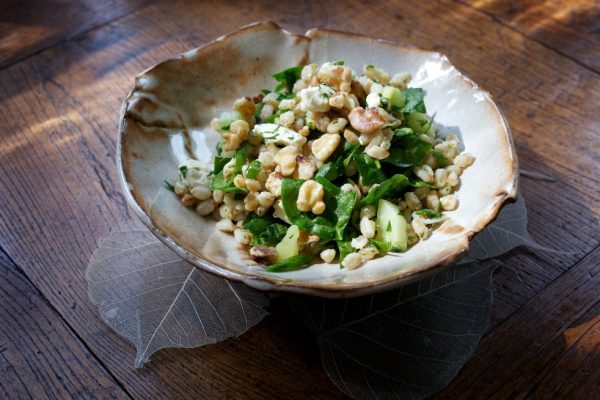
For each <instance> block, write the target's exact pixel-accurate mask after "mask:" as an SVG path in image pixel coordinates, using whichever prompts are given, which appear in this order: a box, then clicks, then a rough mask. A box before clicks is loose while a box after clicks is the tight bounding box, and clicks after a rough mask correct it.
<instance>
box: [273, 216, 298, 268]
mask: <svg viewBox="0 0 600 400" xmlns="http://www.w3.org/2000/svg"><path fill="white" fill-rule="evenodd" d="M299 238H300V229H299V228H298V227H297V226H296V225H292V226H290V227H289V228H288V230H287V232H286V233H285V236H284V237H283V239H281V242H279V243H278V244H277V246H275V250H277V262H280V261H282V260H285V259H286V258H290V257H293V256H295V255H298V239H299Z"/></svg>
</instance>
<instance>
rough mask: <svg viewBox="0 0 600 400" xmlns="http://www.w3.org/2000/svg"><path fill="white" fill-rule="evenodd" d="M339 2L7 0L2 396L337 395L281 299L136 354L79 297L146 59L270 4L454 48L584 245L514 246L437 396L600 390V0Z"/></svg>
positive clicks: (534, 224) (289, 19) (566, 231)
mask: <svg viewBox="0 0 600 400" xmlns="http://www.w3.org/2000/svg"><path fill="white" fill-rule="evenodd" d="M331 3H332V4H324V3H320V2H316V1H315V2H304V1H294V2H291V1H290V2H283V1H278V2H262V1H236V2H222V1H203V2H193V3H192V2H184V1H152V0H148V1H146V0H127V1H117V0H96V1H93V0H87V1H74V0H66V1H58V0H54V1H53V0H37V1H16V0H8V1H7V0H4V1H1V2H0V10H1V11H0V132H1V134H2V136H1V138H2V142H1V147H0V157H1V158H0V161H1V162H0V182H1V183H2V194H1V197H0V200H1V202H0V229H1V232H2V233H1V237H0V246H1V252H0V264H1V266H2V268H1V269H0V398H47V397H48V398H57V399H62V398H71V397H73V398H129V397H132V398H138V399H141V398H143V399H150V398H183V397H196V398H205V399H212V398H219V399H220V398H236V399H265V398H286V399H306V398H316V399H335V398H343V397H344V396H343V395H342V394H341V392H339V391H338V390H337V389H336V388H335V386H333V384H332V383H331V382H330V381H329V379H328V378H327V376H326V374H325V373H324V371H323V369H322V368H321V366H320V363H319V358H318V352H317V349H316V346H315V344H314V343H313V342H312V341H311V337H310V335H309V334H308V333H307V331H306V330H305V329H304V328H303V327H302V326H301V324H300V323H299V322H297V321H295V320H294V319H293V318H288V316H287V315H286V312H287V311H286V309H285V308H284V307H282V306H276V307H274V310H273V313H272V314H271V315H270V316H269V317H267V319H266V320H265V321H263V323H261V324H260V325H258V326H257V327H255V328H253V329H252V330H251V331H249V332H248V333H246V334H245V335H243V336H242V337H240V338H238V339H235V340H228V341H226V342H224V343H220V344H217V345H213V346H208V347H205V348H199V349H193V350H167V351H162V352H160V353H158V354H157V355H155V356H154V357H153V360H152V362H151V363H150V364H149V365H147V366H145V367H144V368H143V369H141V370H135V369H134V368H133V367H132V364H133V359H134V351H133V348H132V346H130V345H129V344H128V343H127V342H125V341H124V340H122V339H121V338H119V337H118V336H117V335H116V334H114V333H113V332H112V331H111V330H110V329H109V328H107V326H105V325H104V324H103V323H102V321H101V320H100V318H99V317H98V312H97V309H96V308H95V307H94V306H93V305H92V304H91V303H90V302H89V301H88V298H87V287H86V283H85V279H84V270H85V266H86V263H87V260H88V258H89V257H90V255H91V253H92V252H93V251H94V249H95V247H96V242H97V240H98V239H99V238H101V237H102V236H103V235H106V234H107V232H108V229H109V228H110V226H111V225H112V224H114V223H116V222H118V221H121V220H123V219H124V218H128V217H131V216H132V213H131V211H129V210H128V208H127V205H126V204H125V201H124V199H123V196H122V195H121V193H120V188H119V186H118V183H117V178H116V174H115V142H116V135H117V131H116V126H117V118H118V111H119V107H120V105H121V101H122V100H123V98H124V97H125V95H126V93H127V92H128V90H129V89H130V88H131V86H132V82H133V77H134V75H135V74H137V73H138V72H140V71H142V70H144V69H145V68H147V67H149V66H151V65H153V64H154V63H156V62H158V61H160V60H163V59H165V58H167V57H170V56H172V55H175V54H178V53H181V52H183V51H186V50H188V49H191V48H194V47H197V46H200V45H202V44H204V43H206V42H208V41H210V40H211V39H214V38H216V37H218V36H220V35H222V34H224V33H226V32H228V31H231V30H234V29H236V28H238V27H239V26H241V25H244V24H247V23H250V22H252V21H256V20H265V19H271V20H273V21H276V22H277V23H279V24H281V25H282V26H284V27H285V28H287V29H288V30H290V31H293V32H298V33H301V32H304V31H305V30H306V29H308V28H311V27H328V28H335V29H340V30H346V31H352V32H359V33H362V34H366V35H370V36H374V37H380V38H384V39H389V40H393V41H397V42H400V43H404V44H410V45H415V46H418V47H422V48H425V49H433V50H437V51H440V52H442V53H445V54H447V55H448V56H449V57H450V59H451V60H452V62H453V63H454V64H455V65H456V66H457V67H458V68H459V69H460V70H462V71H463V72H465V73H466V74H467V75H468V76H470V77H471V78H472V79H474V80H475V81H476V82H478V83H479V84H480V85H482V86H483V87H484V88H486V89H487V90H488V91H490V92H491V93H492V95H493V96H494V97H495V99H496V101H497V102H498V103H499V105H500V106H501V107H502V109H503V111H504V113H505V114H506V117H507V119H508V121H509V122H510V125H511V127H512V130H513V135H514V139H515V142H516V146H517V150H518V153H519V159H520V162H521V166H522V167H523V168H526V169H530V170H536V171H539V172H542V173H544V174H546V175H550V176H553V177H554V178H556V182H542V181H536V180H529V179H525V178H524V179H523V191H522V195H523V196H524V197H525V199H526V201H527V204H528V208H529V219H530V231H531V233H532V235H533V237H534V238H535V239H536V240H538V241H539V242H540V243H542V244H545V245H548V246H552V247H558V248H560V249H565V250H568V251H571V252H572V254H551V253H541V252H536V251H531V250H528V249H519V250H516V251H512V252H511V253H509V254H508V255H506V256H504V257H502V261H503V262H504V264H505V265H504V266H503V267H501V268H500V269H499V270H498V271H497V273H496V274H495V303H494V307H493V312H492V325H491V327H490V329H489V331H488V333H487V334H486V335H485V337H484V338H483V340H482V342H481V343H480V345H479V347H478V349H477V352H476V353H475V356H474V357H473V358H472V359H471V361H469V363H468V364H467V365H466V366H465V367H464V369H463V370H462V371H461V373H460V374H459V375H458V377H457V378H456V379H455V380H454V381H453V382H452V384H450V385H449V386H448V387H447V388H446V389H445V390H444V391H443V392H441V393H439V395H437V396H436V398H440V399H441V398H461V399H468V398H482V399H488V398H511V399H512V398H564V399H567V398H568V399H579V398H596V399H597V398H599V397H600V386H599V385H600V301H599V300H600V229H599V225H598V224H599V222H598V221H599V218H600V207H599V204H600V3H599V2H598V1H597V0H578V1H568V0H547V1H542V0H528V1H516V0H515V1H506V2H505V1H499V0H460V1H451V0H448V1H445V0H440V1H418V0H409V1H399V0H388V1H385V2H380V3H369V2H357V3H353V4H351V5H343V4H344V3H345V2H336V3H335V4H333V2H331ZM274 366H275V368H274ZM273 371H278V372H277V373H273Z"/></svg>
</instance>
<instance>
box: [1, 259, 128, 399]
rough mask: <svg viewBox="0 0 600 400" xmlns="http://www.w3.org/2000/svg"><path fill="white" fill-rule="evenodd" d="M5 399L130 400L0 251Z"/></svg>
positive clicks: (2, 371)
mask: <svg viewBox="0 0 600 400" xmlns="http://www.w3.org/2000/svg"><path fill="white" fill-rule="evenodd" d="M0 371H1V372H0V377H1V379H0V398H3V399H17V398H18V399H41V398H50V399H92V398H104V399H127V398H129V396H128V395H127V394H126V393H125V392H124V391H123V390H122V389H121V388H120V386H119V385H118V384H117V382H116V381H115V380H114V379H113V378H112V377H111V376H110V374H109V373H108V372H107V371H106V370H105V369H104V367H103V366H102V365H101V364H100V363H98V361H96V359H95V358H94V356H93V355H92V354H91V353H90V352H89V351H88V350H87V349H86V348H85V347H84V346H83V344H82V343H81V342H80V340H79V339H78V338H77V337H76V336H75V335H74V334H73V332H72V331H71V329H69V327H68V326H66V324H65V323H64V322H63V320H62V319H61V317H60V316H59V315H58V314H57V313H56V312H55V311H54V310H52V308H51V307H50V305H48V304H47V303H46V301H44V299H43V297H41V295H40V293H39V292H38V291H37V290H35V289H34V288H33V287H32V286H31V284H30V283H29V282H28V281H27V279H26V278H25V277H24V276H23V275H22V274H21V273H20V272H19V271H18V270H17V267H16V266H15V265H14V264H13V263H12V262H11V261H10V260H9V259H8V258H7V257H6V255H5V254H4V253H3V252H2V251H0Z"/></svg>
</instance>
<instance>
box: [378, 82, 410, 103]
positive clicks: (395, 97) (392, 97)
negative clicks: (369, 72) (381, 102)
mask: <svg viewBox="0 0 600 400" xmlns="http://www.w3.org/2000/svg"><path fill="white" fill-rule="evenodd" d="M381 95H382V96H383V97H384V98H386V99H388V100H389V101H390V103H392V106H394V107H398V108H402V107H404V104H405V103H406V96H405V95H404V93H403V92H402V90H400V89H398V88H396V87H393V86H385V87H384V88H383V92H381Z"/></svg>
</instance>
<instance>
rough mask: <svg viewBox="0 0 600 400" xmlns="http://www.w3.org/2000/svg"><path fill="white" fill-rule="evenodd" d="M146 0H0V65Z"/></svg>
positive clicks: (130, 9)
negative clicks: (0, 1) (0, 2)
mask: <svg viewBox="0 0 600 400" xmlns="http://www.w3.org/2000/svg"><path fill="white" fill-rule="evenodd" d="M149 2H150V0H126V1H118V0H100V1H98V0H84V1H79V0H67V1H53V0H33V1H27V2H26V4H25V3H24V2H23V1H21V0H5V1H2V5H1V8H2V12H1V13H0V68H2V67H4V66H6V65H10V64H12V63H13V62H15V61H18V60H21V59H23V58H25V57H27V56H28V55H30V54H33V53H35V52H37V51H40V50H43V49H45V48H48V47H50V46H52V45H54V44H56V43H58V42H60V41H62V40H65V39H69V38H72V37H74V36H76V35H78V34H80V33H82V32H85V31H87V30H89V29H92V28H94V27H96V26H100V25H102V24H105V23H107V22H110V21H112V20H114V19H116V18H119V17H122V16H123V15H126V14H129V13H130V12H132V11H133V10H135V9H136V8H139V7H140V6H142V5H144V4H147V3H149Z"/></svg>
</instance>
